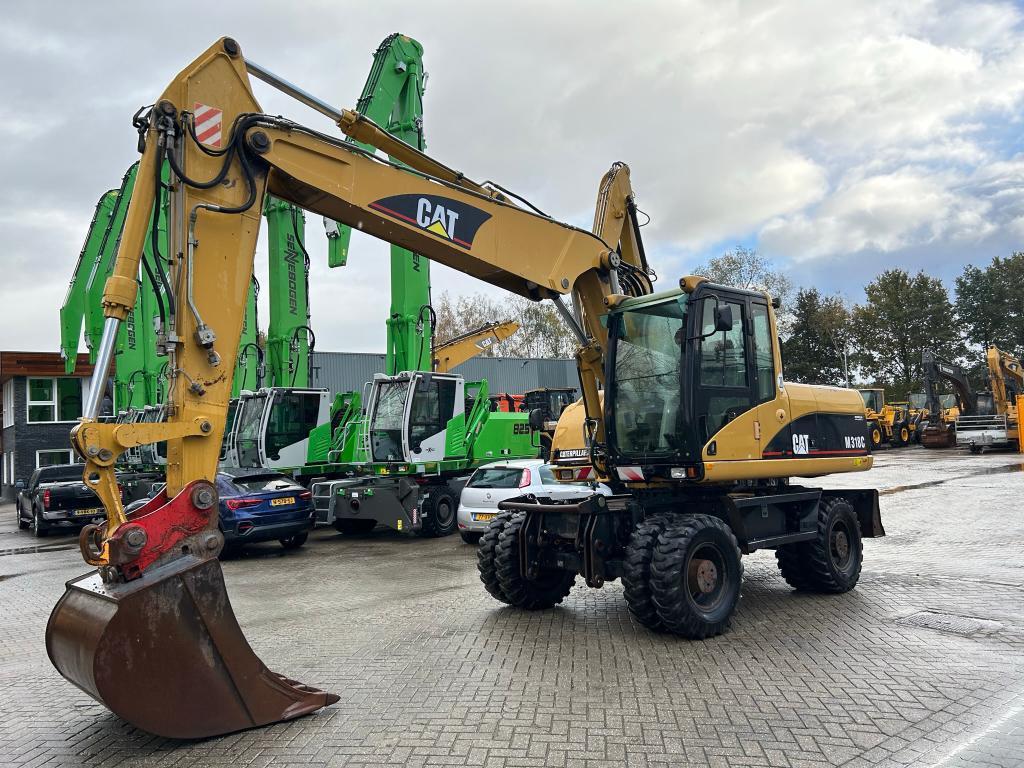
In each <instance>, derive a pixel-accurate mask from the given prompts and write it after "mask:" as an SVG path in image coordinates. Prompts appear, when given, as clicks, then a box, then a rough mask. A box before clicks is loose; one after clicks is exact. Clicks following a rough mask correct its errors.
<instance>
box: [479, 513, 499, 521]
mask: <svg viewBox="0 0 1024 768" xmlns="http://www.w3.org/2000/svg"><path fill="white" fill-rule="evenodd" d="M497 516H498V513H497V512H476V513H475V514H474V515H473V519H474V520H476V521H477V522H478V523H485V522H487V521H488V520H493V519H494V518H496V517H497Z"/></svg>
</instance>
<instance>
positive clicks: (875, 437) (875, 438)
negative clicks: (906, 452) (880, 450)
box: [871, 429, 882, 445]
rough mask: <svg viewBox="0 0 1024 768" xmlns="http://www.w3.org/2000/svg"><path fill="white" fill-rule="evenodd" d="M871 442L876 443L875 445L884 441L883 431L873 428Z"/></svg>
mask: <svg viewBox="0 0 1024 768" xmlns="http://www.w3.org/2000/svg"><path fill="white" fill-rule="evenodd" d="M871 442H872V443H874V444H875V445H878V444H879V443H880V442H882V432H881V430H878V429H873V430H871Z"/></svg>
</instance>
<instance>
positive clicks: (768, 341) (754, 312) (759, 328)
mask: <svg viewBox="0 0 1024 768" xmlns="http://www.w3.org/2000/svg"><path fill="white" fill-rule="evenodd" d="M750 317H751V319H752V320H753V322H754V370H755V372H756V373H757V401H758V402H759V403H764V402H766V401H768V400H774V399H775V360H774V358H773V356H772V331H771V325H770V324H769V322H768V305H767V304H751V305H750Z"/></svg>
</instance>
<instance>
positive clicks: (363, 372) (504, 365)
mask: <svg viewBox="0 0 1024 768" xmlns="http://www.w3.org/2000/svg"><path fill="white" fill-rule="evenodd" d="M383 371H384V355H378V354H374V353H370V352H314V353H313V378H312V380H311V381H310V385H311V386H313V387H323V388H324V389H327V390H330V392H331V394H332V395H334V394H337V393H338V392H348V391H351V390H361V389H362V388H363V386H364V385H365V384H366V382H368V381H370V380H371V379H372V378H373V375H374V374H375V373H383ZM453 372H454V373H459V374H462V376H463V377H464V378H465V379H466V380H467V381H478V380H480V379H486V380H487V385H488V389H489V391H490V392H492V393H495V392H509V393H511V394H521V393H523V392H526V391H527V390H530V389H536V388H537V387H575V388H576V389H577V390H579V386H580V383H579V376H578V375H577V373H576V361H575V360H569V359H552V360H549V359H538V358H523V357H475V358H473V359H472V360H468V361H466V362H465V363H463V364H462V365H460V366H458V367H457V368H455V370H454V371H453Z"/></svg>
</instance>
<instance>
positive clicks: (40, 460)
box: [36, 448, 74, 469]
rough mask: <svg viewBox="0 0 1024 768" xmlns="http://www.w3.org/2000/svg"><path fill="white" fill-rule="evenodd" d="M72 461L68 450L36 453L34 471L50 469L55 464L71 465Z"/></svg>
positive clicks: (61, 449) (60, 449)
mask: <svg viewBox="0 0 1024 768" xmlns="http://www.w3.org/2000/svg"><path fill="white" fill-rule="evenodd" d="M73 461H74V459H73V458H72V454H71V449H69V448H57V449H53V450H48V451H36V469H39V468H41V467H52V466H54V465H55V464H71V463H72V462H73Z"/></svg>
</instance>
